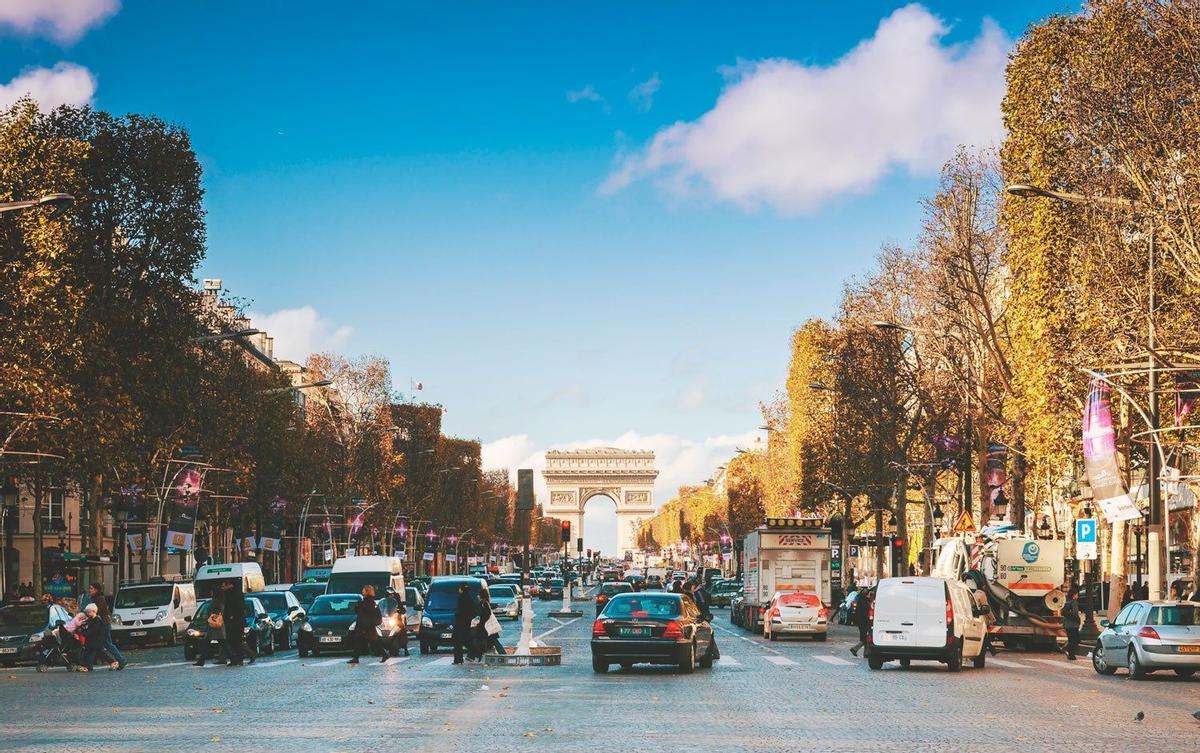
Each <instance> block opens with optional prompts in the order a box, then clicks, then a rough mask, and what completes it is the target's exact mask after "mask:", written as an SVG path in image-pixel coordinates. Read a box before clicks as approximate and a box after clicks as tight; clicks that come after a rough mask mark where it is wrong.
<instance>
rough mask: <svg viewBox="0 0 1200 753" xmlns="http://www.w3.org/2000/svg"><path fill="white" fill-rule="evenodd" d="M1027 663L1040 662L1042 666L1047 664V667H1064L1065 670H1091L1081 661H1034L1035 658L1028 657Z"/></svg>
mask: <svg viewBox="0 0 1200 753" xmlns="http://www.w3.org/2000/svg"><path fill="white" fill-rule="evenodd" d="M1028 661H1036V662H1041V663H1042V664H1049V665H1050V666H1052V667H1066V668H1067V669H1086V670H1091V666H1090V665H1088V664H1087V663H1086V662H1081V661H1078V660H1076V661H1069V660H1066V659H1035V658H1033V657H1029V658H1028Z"/></svg>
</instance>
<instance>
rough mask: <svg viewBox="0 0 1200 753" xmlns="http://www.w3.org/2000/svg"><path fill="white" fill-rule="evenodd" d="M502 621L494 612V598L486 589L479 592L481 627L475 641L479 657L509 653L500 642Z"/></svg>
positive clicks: (477, 630)
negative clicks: (493, 653) (488, 653)
mask: <svg viewBox="0 0 1200 753" xmlns="http://www.w3.org/2000/svg"><path fill="white" fill-rule="evenodd" d="M500 631H501V627H500V620H498V619H496V615H495V614H494V613H493V612H492V597H491V594H489V593H488V590H487V589H486V588H484V589H481V590H480V592H479V626H478V627H477V628H476V632H475V641H476V645H477V647H478V648H477V655H478V656H479V657H480V658H482V657H483V654H484V653H486V652H487V651H494V652H495V653H497V654H501V655H503V654H505V653H507V652H506V651H505V650H504V644H502V643H501V642H500Z"/></svg>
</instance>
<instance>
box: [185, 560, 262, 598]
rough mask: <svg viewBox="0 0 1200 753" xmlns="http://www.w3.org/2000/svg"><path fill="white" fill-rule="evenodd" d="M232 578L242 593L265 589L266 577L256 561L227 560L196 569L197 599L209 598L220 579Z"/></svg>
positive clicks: (215, 590) (214, 591)
mask: <svg viewBox="0 0 1200 753" xmlns="http://www.w3.org/2000/svg"><path fill="white" fill-rule="evenodd" d="M224 580H233V581H235V582H236V583H237V584H238V585H239V586H240V588H241V592H242V593H243V594H252V593H257V592H258V591H265V590H266V588H267V581H266V578H264V577H263V572H262V568H261V567H259V566H258V563H257V562H229V563H226V564H224V565H205V566H203V567H201V568H200V569H199V570H197V571H196V578H195V580H194V583H195V585H196V598H197V599H211V598H212V597H213V594H215V593H216V592H217V588H218V587H219V586H220V584H221V581H224Z"/></svg>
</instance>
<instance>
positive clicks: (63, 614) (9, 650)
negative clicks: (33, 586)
mask: <svg viewBox="0 0 1200 753" xmlns="http://www.w3.org/2000/svg"><path fill="white" fill-rule="evenodd" d="M70 621H71V615H70V614H68V613H67V610H65V609H63V608H62V607H60V606H58V605H57V604H50V605H46V604H38V603H37V602H31V603H28V604H13V605H11V606H7V607H0V666H5V667H11V666H12V665H13V664H16V663H17V662H19V661H34V660H36V659H37V657H38V652H39V651H40V642H41V640H42V632H43V631H45V630H50V629H53V628H55V627H57V626H58V623H59V622H63V623H66V622H70Z"/></svg>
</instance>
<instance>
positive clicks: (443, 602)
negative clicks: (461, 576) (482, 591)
mask: <svg viewBox="0 0 1200 753" xmlns="http://www.w3.org/2000/svg"><path fill="white" fill-rule="evenodd" d="M458 585H459V584H458V583H447V584H444V585H443V584H441V583H434V584H433V585H432V586H430V587H429V596H428V597H427V598H426V599H425V608H426V609H428V610H431V611H434V612H449V611H452V610H453V609H454V608H455V607H457V606H458ZM471 592H472V593H477V592H476V591H475V590H474V589H471Z"/></svg>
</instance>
